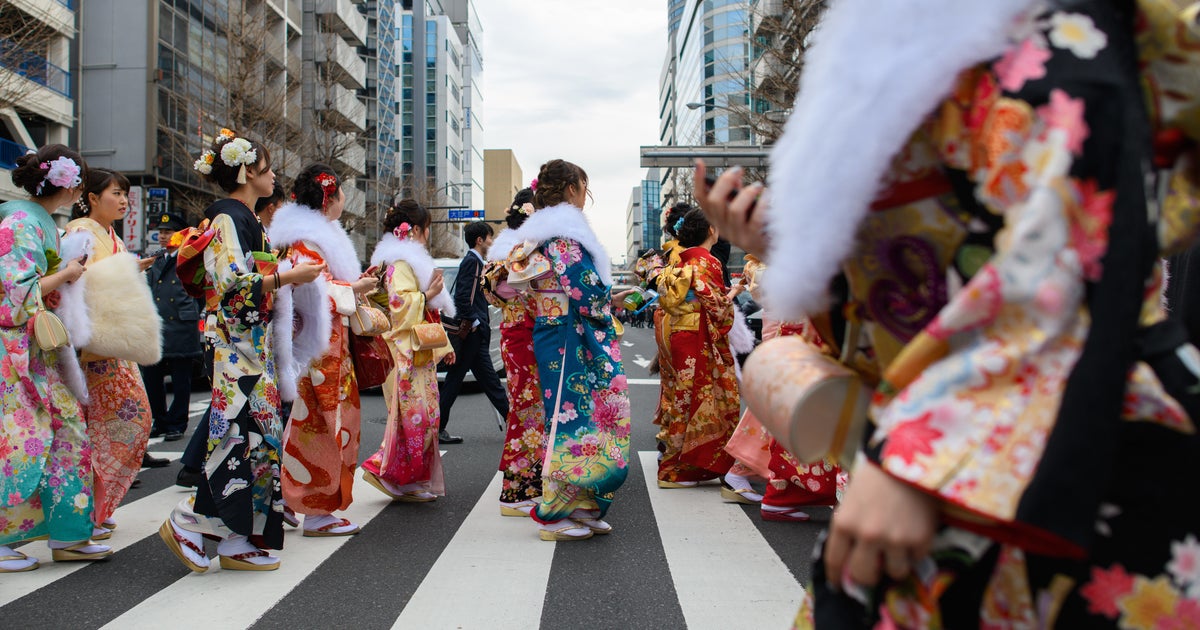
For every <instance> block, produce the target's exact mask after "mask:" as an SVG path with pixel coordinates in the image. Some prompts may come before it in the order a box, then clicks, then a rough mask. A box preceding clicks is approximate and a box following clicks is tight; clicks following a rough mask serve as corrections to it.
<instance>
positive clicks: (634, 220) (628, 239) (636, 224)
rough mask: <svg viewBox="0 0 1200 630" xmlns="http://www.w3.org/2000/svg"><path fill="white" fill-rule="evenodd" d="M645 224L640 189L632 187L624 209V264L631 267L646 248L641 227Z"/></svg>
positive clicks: (639, 187)
mask: <svg viewBox="0 0 1200 630" xmlns="http://www.w3.org/2000/svg"><path fill="white" fill-rule="evenodd" d="M645 222H646V216H645V213H644V212H642V187H641V186H634V187H633V190H632V191H630V193H629V204H628V205H627V206H626V208H625V263H626V265H632V264H633V262H634V261H635V260H637V259H638V255H639V254H641V253H642V250H643V249H645V248H646V245H645V241H643V240H642V238H643V236H642V225H643V224H644V223H645Z"/></svg>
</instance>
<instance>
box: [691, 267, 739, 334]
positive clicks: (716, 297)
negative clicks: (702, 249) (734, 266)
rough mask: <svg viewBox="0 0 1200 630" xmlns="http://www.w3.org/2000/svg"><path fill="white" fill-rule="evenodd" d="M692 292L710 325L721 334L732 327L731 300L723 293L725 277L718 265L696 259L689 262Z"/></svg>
mask: <svg viewBox="0 0 1200 630" xmlns="http://www.w3.org/2000/svg"><path fill="white" fill-rule="evenodd" d="M689 266H691V267H692V269H693V270H694V271H693V272H692V293H693V294H694V295H695V296H696V299H697V300H699V301H700V307H701V308H702V309H703V310H704V313H705V315H707V316H708V320H709V322H711V324H710V326H712V327H713V328H715V329H716V331H717V332H718V333H720V334H722V335H724V334H726V333H728V332H729V331H730V330H731V329H732V328H733V300H731V299H730V298H729V297H728V296H727V295H726V294H725V278H724V276H723V275H722V271H721V267H720V265H714V264H712V263H710V262H708V261H707V260H704V259H698V260H695V261H693V262H691V263H690V265H689Z"/></svg>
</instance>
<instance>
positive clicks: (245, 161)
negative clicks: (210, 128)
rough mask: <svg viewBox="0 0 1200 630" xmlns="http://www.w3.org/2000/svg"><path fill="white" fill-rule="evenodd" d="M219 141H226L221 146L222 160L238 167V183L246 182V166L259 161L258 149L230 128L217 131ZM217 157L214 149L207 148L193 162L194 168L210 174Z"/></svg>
mask: <svg viewBox="0 0 1200 630" xmlns="http://www.w3.org/2000/svg"><path fill="white" fill-rule="evenodd" d="M217 141H218V142H224V144H222V146H221V155H220V157H221V161H222V162H224V163H225V166H228V167H230V168H237V169H238V174H237V183H239V184H245V183H246V167H247V166H253V165H255V164H257V163H258V151H256V150H254V145H252V144H250V141H249V140H247V139H245V138H239V137H237V134H235V133H233V132H232V131H230V130H229V129H222V130H221V131H220V132H219V133H217ZM216 159H217V154H216V153H214V152H213V151H212V149H205V150H204V153H201V154H200V159H198V160H196V162H195V163H194V164H192V168H194V169H196V172H198V173H200V174H201V175H209V174H211V173H212V167H213V163H214V162H215V161H216Z"/></svg>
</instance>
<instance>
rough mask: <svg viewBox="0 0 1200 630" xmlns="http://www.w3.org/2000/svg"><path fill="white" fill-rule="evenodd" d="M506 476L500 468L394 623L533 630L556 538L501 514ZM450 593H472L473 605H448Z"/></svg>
mask: <svg viewBox="0 0 1200 630" xmlns="http://www.w3.org/2000/svg"><path fill="white" fill-rule="evenodd" d="M502 481H503V476H502V475H501V474H500V473H496V475H495V477H494V478H493V479H492V483H490V484H489V485H488V487H487V490H485V491H484V493H483V496H481V497H480V498H479V501H478V502H476V503H475V507H474V508H472V510H471V512H470V514H468V515H467V518H466V520H464V521H463V522H462V525H460V526H459V528H458V531H457V532H456V533H455V534H454V538H453V539H452V540H451V541H450V543H449V544H448V545H446V548H445V550H443V551H442V555H441V556H439V557H438V559H437V562H436V563H435V564H434V565H433V568H431V569H430V570H429V573H428V574H427V575H426V576H425V579H424V581H422V582H421V585H420V586H419V587H418V588H417V591H416V592H415V593H413V596H412V599H410V600H409V601H408V605H406V606H405V607H404V612H403V613H401V614H400V617H399V618H398V619H396V624H395V625H394V626H393V628H465V629H473V628H496V629H508V628H512V629H514V630H517V629H519V630H527V629H528V628H529V627H530V623H531V620H534V619H540V618H541V616H542V604H543V602H544V601H545V599H546V588H547V585H548V583H549V580H550V567H551V565H552V564H553V562H554V543H547V542H543V541H542V540H541V539H539V538H538V536H537V526H536V525H535V524H534V523H533V522H531V521H530V520H529V519H527V518H511V517H509V518H506V517H502V516H500V506H499V499H498V497H499V496H500V487H501V483H502ZM447 593H459V594H469V598H470V605H468V606H447V600H446V595H447ZM502 611H519V613H520V614H511V615H509V614H503V612H502Z"/></svg>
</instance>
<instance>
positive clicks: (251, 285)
mask: <svg viewBox="0 0 1200 630" xmlns="http://www.w3.org/2000/svg"><path fill="white" fill-rule="evenodd" d="M196 170H197V171H199V172H200V173H201V174H202V175H204V176H205V177H207V178H208V179H209V180H210V181H212V182H213V183H215V184H216V185H217V186H219V187H220V188H221V190H223V191H225V193H226V194H228V195H229V196H228V197H227V198H225V199H221V200H219V201H217V202H216V203H214V204H213V205H211V206H209V208H208V210H206V211H205V215H206V216H207V218H208V219H209V221H210V223H209V226H208V230H209V234H210V235H211V237H212V239H211V241H209V242H208V244H207V245H206V246H205V247H204V249H203V253H202V255H203V259H204V283H205V301H206V303H207V310H208V322H207V324H206V326H205V332H206V334H207V335H208V337H209V341H210V343H212V346H213V377H212V386H213V391H212V406H211V412H210V413H211V415H210V417H209V429H208V449H207V456H206V460H205V466H204V476H205V479H204V483H201V484H200V485H199V486H198V487H197V489H196V497H195V501H194V504H193V503H192V501H191V500H190V499H185V500H184V501H182V502H181V503H180V504H179V505H178V506H176V508H175V509H174V510H173V511H172V513H171V516H170V517H169V518H168V519H167V521H166V522H164V523H163V526H162V528H160V530H159V535H160V537H161V538H162V539H163V542H165V543H166V544H167V547H168V548H170V550H171V551H172V552H173V553H174V554H175V555H176V557H178V558H179V559H180V561H182V562H183V564H184V565H185V566H187V567H188V568H189V569H191V570H193V571H196V572H204V571H206V570H207V569H208V566H209V559H208V556H207V555H206V554H205V551H204V544H203V543H204V541H203V538H204V537H210V538H216V539H219V540H220V543H219V544H218V545H217V554H218V555H219V556H220V563H221V568H222V569H225V570H237V571H273V570H275V569H278V568H279V559H278V558H277V557H275V556H272V555H271V554H270V553H269V552H268V551H266V549H282V548H283V501H282V497H281V496H280V480H279V466H280V449H281V448H282V439H283V419H282V418H281V417H280V415H279V405H280V397H279V390H278V388H277V385H276V366H275V349H274V336H273V332H274V324H273V321H272V319H271V307H272V304H273V301H274V297H275V292H276V291H277V290H278V289H280V288H281V287H284V286H286V285H301V284H307V283H309V282H312V281H313V280H314V279H316V278H317V276H318V275H320V274H321V273H322V272H323V271H324V270H325V266H324V265H323V264H317V263H312V262H302V263H300V264H298V265H296V266H295V267H291V268H289V267H287V266H283V267H280V266H279V265H278V264H277V263H276V260H275V256H274V255H273V254H271V253H270V252H271V246H270V244H269V242H268V241H267V234H266V231H265V230H264V229H263V227H262V224H260V223H259V221H258V217H257V216H255V214H254V211H253V210H252V208H253V207H254V205H255V203H256V202H257V201H258V199H259V198H260V197H265V196H269V195H270V194H271V191H272V190H273V189H274V186H275V173H274V172H273V171H272V170H271V158H270V155H269V154H268V153H267V150H266V149H265V148H264V147H263V146H262V145H260V144H258V143H257V142H254V141H251V140H248V139H246V138H241V137H238V136H237V135H236V134H235V133H234V132H232V131H230V130H228V129H222V130H221V132H220V133H219V134H218V135H217V138H216V140H215V141H214V142H213V145H212V148H210V149H209V150H207V151H205V152H204V154H203V155H201V157H200V159H198V160H196ZM185 247H186V245H185ZM251 537H253V541H252V540H251Z"/></svg>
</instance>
